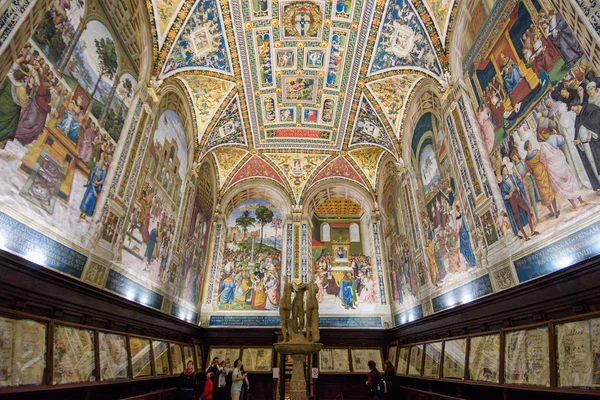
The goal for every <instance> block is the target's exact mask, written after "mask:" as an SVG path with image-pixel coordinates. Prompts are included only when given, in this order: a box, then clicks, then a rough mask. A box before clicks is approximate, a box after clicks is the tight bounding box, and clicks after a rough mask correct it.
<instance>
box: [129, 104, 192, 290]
mask: <svg viewBox="0 0 600 400" xmlns="http://www.w3.org/2000/svg"><path fill="white" fill-rule="evenodd" d="M187 160H188V149H187V141H186V134H185V130H184V127H183V124H182V123H181V120H180V119H179V116H178V115H177V114H176V113H175V112H174V111H171V110H167V111H165V112H164V113H163V114H162V115H161V116H160V118H159V119H158V120H157V124H156V130H155V132H154V135H153V137H152V139H151V141H150V145H149V148H148V150H147V153H146V157H145V159H144V166H143V167H144V168H143V175H142V176H141V177H140V182H139V183H138V189H137V197H136V199H135V202H134V205H133V211H132V212H131V213H130V216H129V221H128V225H127V226H128V228H127V231H126V232H125V241H124V247H123V257H122V258H123V265H124V266H126V267H127V268H128V269H129V270H131V271H133V272H135V274H136V276H137V277H138V278H141V279H143V280H144V281H147V282H152V283H153V284H154V285H157V286H159V287H162V288H168V287H170V286H172V285H173V284H175V285H177V291H178V292H179V293H180V294H181V293H182V292H183V283H182V282H177V280H178V278H179V280H181V279H187V278H188V277H183V276H181V273H180V272H181V271H178V268H177V267H176V265H175V264H173V263H171V264H170V265H169V263H168V261H169V256H170V255H171V252H172V246H173V243H172V242H173V240H174V236H175V226H176V217H177V215H178V212H179V206H180V203H181V195H182V186H183V182H184V180H185V174H186V172H187ZM198 221H199V220H198ZM199 229H200V227H199ZM186 265H187V264H186ZM190 279H191V278H190Z"/></svg>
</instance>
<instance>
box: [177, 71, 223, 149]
mask: <svg viewBox="0 0 600 400" xmlns="http://www.w3.org/2000/svg"><path fill="white" fill-rule="evenodd" d="M178 79H180V80H181V81H182V82H183V83H184V84H185V86H186V88H187V89H188V92H189V93H190V97H191V98H192V102H193V104H194V108H195V112H196V120H197V122H198V141H199V142H200V141H201V140H202V136H203V135H204V131H205V130H206V127H207V126H208V124H209V122H210V121H211V119H212V118H213V117H214V115H215V113H216V112H217V110H218V108H219V106H220V105H221V103H222V102H223V100H224V99H225V97H226V96H227V94H228V93H229V92H230V91H231V89H232V88H233V87H234V83H233V82H228V81H224V80H221V79H217V78H213V77H209V76H204V75H197V74H183V75H181V76H180V77H178Z"/></svg>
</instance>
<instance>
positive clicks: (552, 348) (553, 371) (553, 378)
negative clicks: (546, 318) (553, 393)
mask: <svg viewBox="0 0 600 400" xmlns="http://www.w3.org/2000/svg"><path fill="white" fill-rule="evenodd" d="M548 336H549V337H548V350H549V353H550V386H552V387H557V386H558V369H557V360H556V348H557V346H556V328H555V325H554V323H552V322H549V323H548Z"/></svg>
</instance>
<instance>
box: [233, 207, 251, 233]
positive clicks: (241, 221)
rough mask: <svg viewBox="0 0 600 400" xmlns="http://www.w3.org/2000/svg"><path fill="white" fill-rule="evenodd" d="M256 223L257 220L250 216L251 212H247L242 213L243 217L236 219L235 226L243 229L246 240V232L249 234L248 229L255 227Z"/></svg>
mask: <svg viewBox="0 0 600 400" xmlns="http://www.w3.org/2000/svg"><path fill="white" fill-rule="evenodd" d="M255 222H256V218H254V217H253V216H251V215H250V211H248V210H246V211H244V212H243V213H242V215H241V216H239V217H237V218H236V219H235V225H236V226H239V227H240V228H242V231H243V232H244V240H246V232H248V228H249V227H251V226H254V223H255Z"/></svg>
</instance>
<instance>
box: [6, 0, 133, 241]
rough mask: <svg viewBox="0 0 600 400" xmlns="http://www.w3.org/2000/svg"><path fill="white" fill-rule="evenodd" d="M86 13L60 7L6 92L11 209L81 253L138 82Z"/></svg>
mask: <svg viewBox="0 0 600 400" xmlns="http://www.w3.org/2000/svg"><path fill="white" fill-rule="evenodd" d="M63 7H64V8H63ZM84 11H85V2H83V1H79V2H55V3H53V4H52V6H51V7H50V9H49V10H48V11H47V12H46V14H45V15H44V18H43V20H42V22H41V23H40V25H39V26H38V27H37V29H35V30H34V32H33V33H32V36H31V38H30V40H29V41H28V42H27V43H26V44H25V46H24V47H23V48H22V49H19V53H18V58H17V59H16V61H15V62H14V63H13V65H12V67H11V69H10V71H9V73H8V76H7V77H6V79H4V81H3V82H2V85H1V86H0V108H1V109H2V115H1V116H0V148H1V149H0V166H1V169H2V171H3V173H2V176H1V177H0V180H1V181H2V185H1V188H0V198H1V199H2V200H1V203H2V208H4V209H7V210H8V209H10V210H15V211H17V212H18V213H19V214H21V215H23V216H25V217H26V218H29V219H31V220H34V221H36V223H37V224H39V225H41V226H44V227H45V228H47V229H50V230H52V231H54V232H55V233H56V234H58V235H61V236H64V237H65V238H67V240H69V241H70V242H72V243H76V244H78V245H80V246H85V244H86V242H87V240H88V239H89V232H90V231H91V228H92V225H91V223H92V221H93V220H94V219H95V218H97V212H98V209H99V207H98V199H99V198H100V196H101V195H102V193H103V191H104V190H105V179H106V176H107V174H108V170H109V168H110V167H111V165H112V161H113V153H114V150H115V147H116V143H117V141H118V139H119V137H120V134H121V129H122V127H123V121H124V119H125V116H126V115H127V112H128V109H129V106H130V99H131V96H132V90H133V87H134V86H135V85H136V84H137V82H136V79H135V78H134V77H133V76H131V75H130V74H122V75H121V76H119V77H117V74H118V72H119V71H118V62H119V57H120V55H119V53H118V49H117V47H116V45H115V39H114V38H113V36H112V35H111V33H110V32H109V31H108V29H107V28H106V26H105V25H103V24H102V23H101V22H98V21H88V22H87V24H85V26H83V25H80V18H81V17H83V16H84ZM115 85H118V86H116V87H115ZM113 87H114V88H115V90H111V89H112V88H113Z"/></svg>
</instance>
